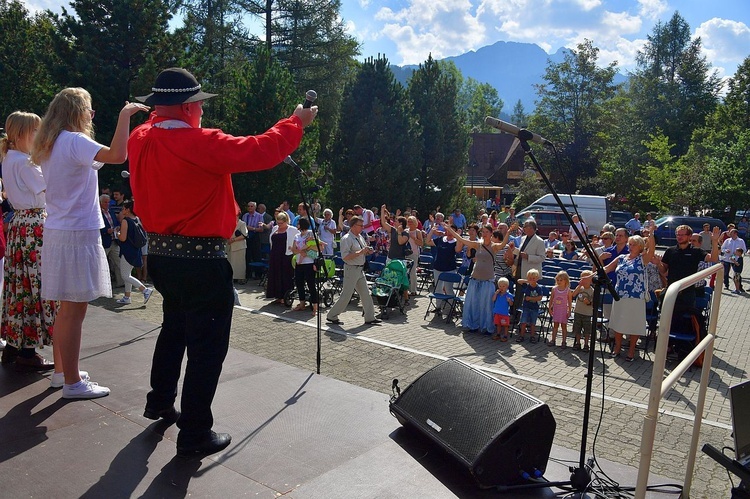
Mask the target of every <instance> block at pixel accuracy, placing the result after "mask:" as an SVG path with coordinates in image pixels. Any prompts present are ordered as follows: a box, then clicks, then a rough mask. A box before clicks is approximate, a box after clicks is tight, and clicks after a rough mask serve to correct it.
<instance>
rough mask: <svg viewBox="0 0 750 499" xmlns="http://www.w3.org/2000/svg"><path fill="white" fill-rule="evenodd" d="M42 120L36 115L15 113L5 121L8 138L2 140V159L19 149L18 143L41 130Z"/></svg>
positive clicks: (0, 141) (0, 145) (0, 143)
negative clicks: (9, 152)
mask: <svg viewBox="0 0 750 499" xmlns="http://www.w3.org/2000/svg"><path fill="white" fill-rule="evenodd" d="M41 122H42V118H40V117H39V116H37V115H36V114H34V113H24V112H22V111H15V112H13V113H11V114H10V115H9V116H8V118H7V119H6V120H5V133H6V136H5V137H2V138H0V159H3V158H4V157H5V155H6V154H8V151H9V150H11V149H15V148H16V147H17V144H16V143H17V142H18V141H19V140H20V139H22V138H23V137H25V136H26V135H28V134H29V133H31V132H33V131H34V129H36V128H39V124H40V123H41Z"/></svg>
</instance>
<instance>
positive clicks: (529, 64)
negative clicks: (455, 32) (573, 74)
mask: <svg viewBox="0 0 750 499" xmlns="http://www.w3.org/2000/svg"><path fill="white" fill-rule="evenodd" d="M567 52H569V49H566V48H560V49H559V50H558V51H557V52H555V53H554V54H552V55H550V54H547V52H545V51H544V49H542V48H541V47H540V46H539V45H537V44H535V43H522V42H506V41H499V42H495V43H493V44H492V45H487V46H484V47H481V48H478V49H477V50H476V51H474V50H472V51H469V52H466V53H465V54H461V55H458V56H453V57H446V58H445V59H444V60H446V61H452V62H453V63H454V64H455V65H456V67H457V68H458V69H460V70H461V73H462V74H463V75H464V77H465V78H469V77H471V78H474V79H475V80H477V81H478V82H480V83H489V84H490V85H492V86H493V87H495V88H496V89H497V92H498V94H499V96H500V98H501V99H502V100H503V103H504V104H505V105H504V107H503V112H504V113H510V112H511V111H512V109H513V106H514V105H515V103H516V102H517V101H518V100H519V99H520V100H521V102H522V103H523V106H524V108H525V109H526V112H532V111H533V110H534V108H535V107H536V105H535V101H536V99H537V94H536V90H535V89H534V85H535V84H539V83H542V77H543V76H544V72H545V70H546V69H547V62H548V61H552V62H561V61H562V60H563V58H564V57H565V54H566V53H567ZM417 67H418V66H416V65H408V66H402V67H399V66H394V67H392V69H393V72H394V74H395V75H396V79H398V80H399V81H400V82H401V83H403V84H404V85H406V81H407V79H408V78H409V76H411V73H412V72H413V71H414V70H415V69H417Z"/></svg>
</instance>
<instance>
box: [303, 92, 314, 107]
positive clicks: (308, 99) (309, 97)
mask: <svg viewBox="0 0 750 499" xmlns="http://www.w3.org/2000/svg"><path fill="white" fill-rule="evenodd" d="M317 98H318V92H316V91H315V90H308V91H307V92H305V103H304V104H302V108H303V109H308V108H309V107H311V106H312V104H313V102H315V99H317Z"/></svg>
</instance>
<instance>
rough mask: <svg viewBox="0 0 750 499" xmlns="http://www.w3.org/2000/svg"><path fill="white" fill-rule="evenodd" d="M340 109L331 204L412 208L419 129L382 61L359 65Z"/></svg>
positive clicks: (403, 93) (414, 195)
mask: <svg viewBox="0 0 750 499" xmlns="http://www.w3.org/2000/svg"><path fill="white" fill-rule="evenodd" d="M341 109H342V113H341V118H340V121H339V130H338V133H337V134H336V136H335V139H334V141H333V142H332V147H331V150H332V153H331V159H332V163H331V164H332V174H333V178H334V179H335V182H334V183H333V185H332V186H331V199H333V200H335V201H336V202H337V203H341V206H352V205H353V204H361V205H363V206H380V205H381V204H382V203H386V204H387V205H388V206H391V207H393V206H395V207H404V206H407V205H409V206H414V205H415V203H416V201H417V188H416V187H417V186H418V180H417V179H418V178H419V170H418V164H419V158H420V156H421V155H420V150H419V140H418V128H417V124H416V123H415V120H414V118H413V117H412V112H411V107H410V103H409V99H408V96H407V94H406V91H405V90H404V88H403V87H402V86H401V84H400V83H398V82H397V81H396V79H395V77H394V75H393V72H392V71H391V70H390V66H389V63H388V60H387V59H386V58H385V57H378V58H377V59H373V58H372V57H370V58H368V59H366V60H365V61H364V62H363V63H362V64H361V66H360V68H359V70H358V71H357V74H356V76H355V78H354V80H353V81H352V82H351V83H350V84H349V85H348V86H347V87H346V89H345V91H344V98H343V103H342V107H341ZM418 206H419V205H418ZM420 210H421V208H420Z"/></svg>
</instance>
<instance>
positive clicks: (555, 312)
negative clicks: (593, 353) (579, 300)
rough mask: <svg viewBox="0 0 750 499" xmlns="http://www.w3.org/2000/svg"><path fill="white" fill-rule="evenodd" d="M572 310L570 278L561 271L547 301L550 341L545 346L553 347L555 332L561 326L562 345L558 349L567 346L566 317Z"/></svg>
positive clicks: (555, 337)
mask: <svg viewBox="0 0 750 499" xmlns="http://www.w3.org/2000/svg"><path fill="white" fill-rule="evenodd" d="M572 309H573V292H572V291H571V290H570V276H568V273H567V272H565V271H564V270H561V271H560V272H558V273H557V275H556V276H555V287H554V288H552V292H551V293H550V300H549V313H550V315H551V316H552V322H553V325H552V339H551V340H549V342H547V345H549V346H551V347H553V346H555V340H556V339H557V330H558V328H560V326H562V344H561V345H560V348H565V347H566V346H567V345H566V343H565V340H566V339H567V338H568V317H570V312H571V310H572Z"/></svg>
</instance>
